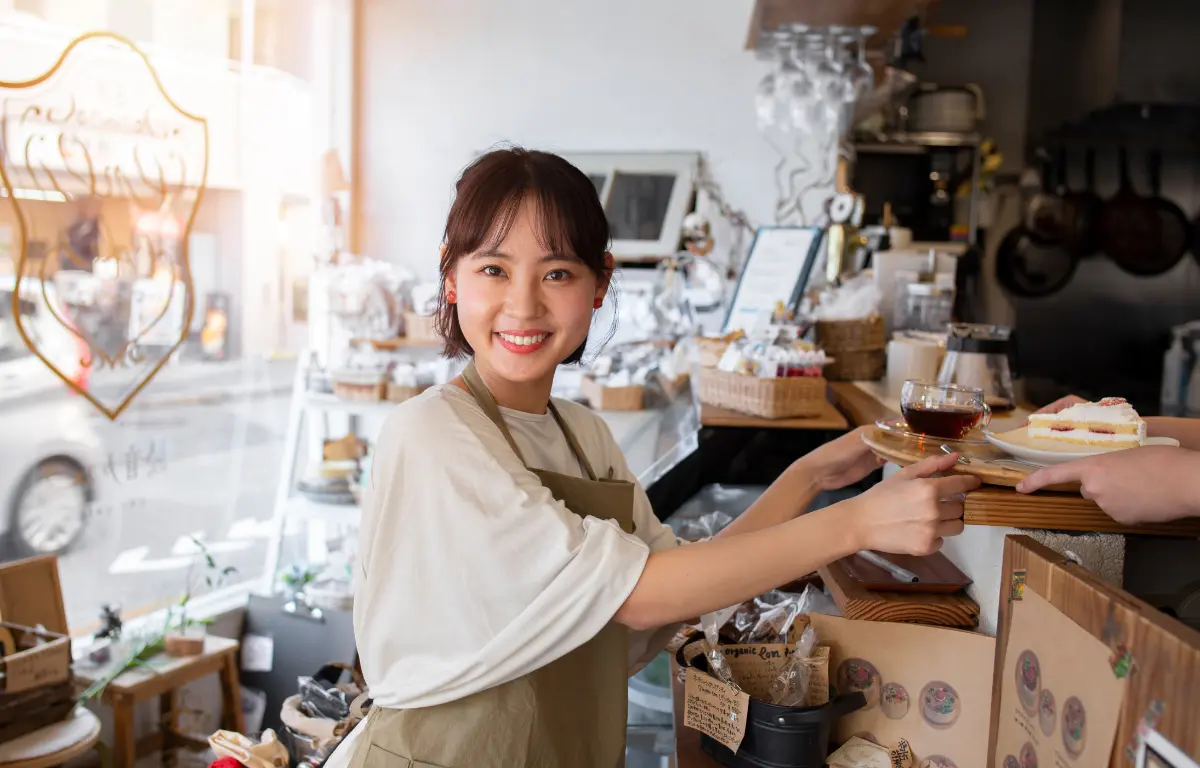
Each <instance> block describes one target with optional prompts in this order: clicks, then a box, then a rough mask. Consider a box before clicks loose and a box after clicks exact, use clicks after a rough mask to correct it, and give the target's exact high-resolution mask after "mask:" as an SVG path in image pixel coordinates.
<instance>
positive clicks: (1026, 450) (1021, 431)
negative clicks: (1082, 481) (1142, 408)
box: [983, 427, 1179, 467]
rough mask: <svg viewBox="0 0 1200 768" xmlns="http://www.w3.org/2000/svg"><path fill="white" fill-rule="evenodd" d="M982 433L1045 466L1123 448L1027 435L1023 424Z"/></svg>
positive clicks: (1164, 440) (1155, 440)
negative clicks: (1015, 427)
mask: <svg viewBox="0 0 1200 768" xmlns="http://www.w3.org/2000/svg"><path fill="white" fill-rule="evenodd" d="M983 436H984V437H985V438H987V441H988V442H989V443H991V444H992V445H994V446H996V447H997V448H999V449H1000V450H1002V451H1004V452H1005V453H1007V454H1009V455H1011V456H1012V457H1013V458H1017V459H1021V460H1022V461H1028V462H1029V463H1031V464H1037V465H1039V466H1043V467H1048V466H1050V465H1051V464H1065V463H1066V462H1068V461H1075V460H1076V459H1086V458H1087V457H1089V456H1098V455H1100V454H1102V453H1112V452H1113V451H1123V450H1126V449H1125V448H1103V447H1101V446H1098V445H1072V444H1070V443H1060V442H1058V441H1056V440H1047V439H1045V438H1040V437H1030V436H1029V433H1028V432H1027V431H1026V428H1025V427H1018V428H1017V429H1013V430H1009V431H1008V432H1000V433H999V434H997V433H995V432H989V431H987V430H984V433H983ZM1146 445H1170V446H1177V445H1179V441H1178V440H1176V439H1175V438H1173V437H1148V438H1146Z"/></svg>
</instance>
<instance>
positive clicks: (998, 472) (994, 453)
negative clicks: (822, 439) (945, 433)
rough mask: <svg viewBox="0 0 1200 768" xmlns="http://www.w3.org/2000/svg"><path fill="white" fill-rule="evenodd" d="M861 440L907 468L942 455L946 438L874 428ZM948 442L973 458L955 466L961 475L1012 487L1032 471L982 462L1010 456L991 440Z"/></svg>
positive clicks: (1069, 486) (1072, 486)
mask: <svg viewBox="0 0 1200 768" xmlns="http://www.w3.org/2000/svg"><path fill="white" fill-rule="evenodd" d="M863 442H864V443H866V444H867V447H869V448H870V449H871V450H872V451H873V452H874V453H875V455H877V456H880V457H881V458H884V459H887V460H888V461H890V462H893V463H895V464H899V465H900V466H902V467H907V466H908V465H909V464H916V463H917V462H918V461H920V460H922V459H924V458H928V457H929V456H938V455H941V453H942V450H941V445H942V443H944V442H946V441H944V440H940V439H938V438H936V437H933V438H930V439H929V440H918V439H916V438H912V437H906V436H904V435H897V434H895V433H892V432H888V431H886V430H883V429H879V428H878V427H876V428H874V429H871V430H869V431H868V432H867V433H866V434H864V435H863ZM947 444H948V445H950V447H951V448H953V449H955V450H956V451H957V452H959V453H961V454H962V455H963V456H966V457H967V458H968V459H972V463H970V464H959V465H957V466H956V467H955V468H954V472H956V473H957V474H960V475H974V476H975V477H978V478H979V479H980V480H982V481H983V482H985V483H987V484H989V485H1002V486H1006V487H1009V488H1015V487H1016V485H1017V483H1019V482H1021V480H1023V479H1024V478H1025V476H1026V475H1028V474H1029V473H1030V472H1033V471H1034V469H1033V468H1032V467H1029V468H1021V467H1018V466H1016V465H1012V464H985V463H984V462H985V461H994V460H996V459H1005V458H1012V457H1010V456H1009V455H1008V454H1007V453H1005V452H1004V451H1002V450H1000V449H999V448H997V447H996V446H994V445H992V444H991V443H985V444H983V445H975V444H971V443H947ZM1046 490H1051V491H1074V492H1078V491H1079V483H1060V484H1059V485H1053V486H1049V487H1048V488H1047V489H1046Z"/></svg>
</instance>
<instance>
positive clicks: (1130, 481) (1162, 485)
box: [1017, 445, 1200, 525]
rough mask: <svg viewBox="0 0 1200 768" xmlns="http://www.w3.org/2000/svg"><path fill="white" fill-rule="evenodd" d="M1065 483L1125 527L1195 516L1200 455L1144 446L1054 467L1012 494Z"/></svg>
mask: <svg viewBox="0 0 1200 768" xmlns="http://www.w3.org/2000/svg"><path fill="white" fill-rule="evenodd" d="M1069 482H1077V483H1079V486H1080V493H1081V495H1082V496H1083V497H1084V498H1085V499H1091V500H1092V501H1094V502H1096V505H1097V506H1099V507H1100V509H1102V510H1104V513H1105V514H1106V515H1108V516H1109V517H1111V518H1112V519H1113V520H1116V521H1117V522H1119V523H1124V524H1126V525H1137V524H1139V523H1151V522H1165V521H1169V520H1178V519H1179V518H1183V517H1189V516H1193V515H1200V453H1198V452H1196V451H1189V450H1187V449H1185V448H1174V447H1169V446H1165V445H1148V446H1144V447H1142V448H1130V449H1127V450H1124V451H1112V452H1111V453H1102V454H1100V455H1098V456H1090V457H1088V458H1086V459H1079V460H1078V461H1070V462H1067V463H1065V464H1056V465H1054V466H1050V467H1046V468H1044V469H1039V470H1038V471H1036V472H1034V473H1032V474H1030V475H1028V476H1027V477H1026V478H1025V479H1024V480H1022V481H1021V482H1020V484H1019V485H1017V490H1018V491H1020V492H1021V493H1032V492H1033V491H1036V490H1038V489H1040V488H1045V487H1046V486H1048V485H1057V484H1059V483H1069Z"/></svg>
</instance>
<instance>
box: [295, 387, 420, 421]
mask: <svg viewBox="0 0 1200 768" xmlns="http://www.w3.org/2000/svg"><path fill="white" fill-rule="evenodd" d="M304 403H305V405H307V406H308V407H309V408H316V409H318V410H322V411H337V412H339V413H348V414H350V415H352V416H386V415H387V414H388V413H390V412H391V410H392V409H393V408H395V407H396V406H397V405H398V403H393V402H389V401H386V400H379V401H365V400H346V399H343V398H340V397H338V396H337V395H333V394H328V393H325V392H307V393H305V400H304Z"/></svg>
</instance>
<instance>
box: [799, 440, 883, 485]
mask: <svg viewBox="0 0 1200 768" xmlns="http://www.w3.org/2000/svg"><path fill="white" fill-rule="evenodd" d="M869 428H870V427H859V428H858V429H855V430H854V431H852V432H847V433H846V434H844V435H842V436H841V437H839V438H838V439H836V440H831V441H830V442H828V443H825V444H824V445H822V446H821V447H820V448H817V449H816V450H815V451H812V452H811V453H808V454H807V455H805V456H803V457H801V458H799V459H797V460H796V463H795V464H794V465H793V466H795V467H796V469H797V470H798V471H801V472H805V473H807V474H808V476H809V477H811V478H812V481H813V485H814V486H815V487H816V488H817V490H821V491H835V490H837V489H838V488H845V487H846V486H847V485H853V484H854V483H857V482H858V481H859V480H862V479H863V478H864V477H866V476H867V475H869V474H871V473H872V472H874V471H875V470H877V469H879V468H880V467H882V466H883V465H884V460H883V459H881V458H879V457H877V456H876V455H875V454H873V453H871V449H870V448H868V447H867V445H866V443H864V442H863V441H862V436H863V433H865V432H866V431H867V430H868V429H869Z"/></svg>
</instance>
